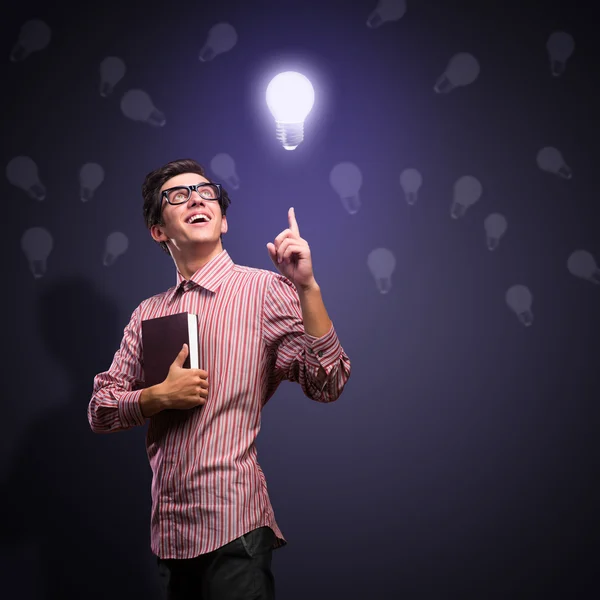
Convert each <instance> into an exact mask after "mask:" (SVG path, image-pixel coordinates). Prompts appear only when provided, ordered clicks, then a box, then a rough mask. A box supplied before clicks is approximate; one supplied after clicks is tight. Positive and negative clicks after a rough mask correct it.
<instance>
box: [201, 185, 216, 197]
mask: <svg viewBox="0 0 600 600" xmlns="http://www.w3.org/2000/svg"><path fill="white" fill-rule="evenodd" d="M198 193H199V194H200V197H201V198H203V199H204V200H218V199H219V188H218V187H217V186H216V185H213V184H212V183H207V184H206V185H202V186H199V187H198Z"/></svg>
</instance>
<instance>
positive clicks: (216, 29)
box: [198, 23, 238, 62]
mask: <svg viewBox="0 0 600 600" xmlns="http://www.w3.org/2000/svg"><path fill="white" fill-rule="evenodd" d="M237 41H238V35H237V32H236V30H235V28H234V27H233V25H230V24H229V23H217V24H216V25H213V26H212V27H211V28H210V30H209V31H208V36H207V37H206V41H205V42H204V46H202V49H201V50H200V55H199V56H198V58H199V60H201V61H202V62H208V61H209V60H212V59H213V58H215V57H216V56H218V55H219V54H223V53H224V52H229V50H231V49H232V48H233V47H234V46H235V45H236V44H237Z"/></svg>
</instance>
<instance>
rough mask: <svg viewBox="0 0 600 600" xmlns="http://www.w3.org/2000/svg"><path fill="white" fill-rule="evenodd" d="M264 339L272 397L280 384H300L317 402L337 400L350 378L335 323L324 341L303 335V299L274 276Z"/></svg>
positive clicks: (288, 284)
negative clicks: (286, 382) (270, 365)
mask: <svg viewBox="0 0 600 600" xmlns="http://www.w3.org/2000/svg"><path fill="white" fill-rule="evenodd" d="M263 336H264V340H265V344H266V347H267V352H268V353H269V354H270V358H271V362H272V365H273V372H272V374H271V375H270V380H269V384H270V385H269V389H270V390H271V392H270V394H268V395H271V394H272V393H273V392H274V391H275V388H276V387H277V385H278V384H279V382H280V381H282V380H283V379H287V380H288V381H293V382H298V383H299V384H300V386H301V387H302V391H303V392H304V394H305V395H306V396H307V397H308V398H310V399H312V400H316V401H317V402H333V401H334V400H337V399H338V398H339V396H340V394H341V393H342V390H343V389H344V386H345V385H346V382H347V381H348V379H349V377H350V370H351V367H350V359H349V358H348V356H347V355H346V353H345V352H344V349H343V348H342V346H341V344H340V341H339V339H338V336H337V334H336V331H335V328H334V326H333V323H332V324H331V327H330V328H329V331H328V332H327V333H325V334H324V335H322V336H321V337H314V336H312V335H309V334H307V333H306V332H305V331H304V324H303V321H302V309H301V305H300V298H299V297H298V292H297V290H296V288H295V287H294V284H293V283H292V282H291V281H290V280H289V279H287V278H286V277H283V276H282V275H278V274H275V277H273V279H272V281H271V283H270V284H269V287H268V289H267V292H266V298H265V306H264V321H263Z"/></svg>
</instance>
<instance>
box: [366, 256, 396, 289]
mask: <svg viewBox="0 0 600 600" xmlns="http://www.w3.org/2000/svg"><path fill="white" fill-rule="evenodd" d="M367 266H368V267H369V271H371V275H372V276H373V278H374V279H375V284H376V286H377V289H378V290H379V293H380V294H387V293H388V292H389V291H390V290H391V289H392V274H393V272H394V270H395V269H396V257H395V256H394V254H393V253H392V251H391V250H388V249H387V248H376V249H375V250H371V252H369V256H368V257H367Z"/></svg>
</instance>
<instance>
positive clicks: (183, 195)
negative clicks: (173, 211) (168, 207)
mask: <svg viewBox="0 0 600 600" xmlns="http://www.w3.org/2000/svg"><path fill="white" fill-rule="evenodd" d="M188 197H189V190H188V189H187V188H184V187H180V188H173V189H172V190H169V192H168V194H167V198H168V199H169V202H170V203H171V204H181V203H182V202H185V201H186V200H187V199H188Z"/></svg>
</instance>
